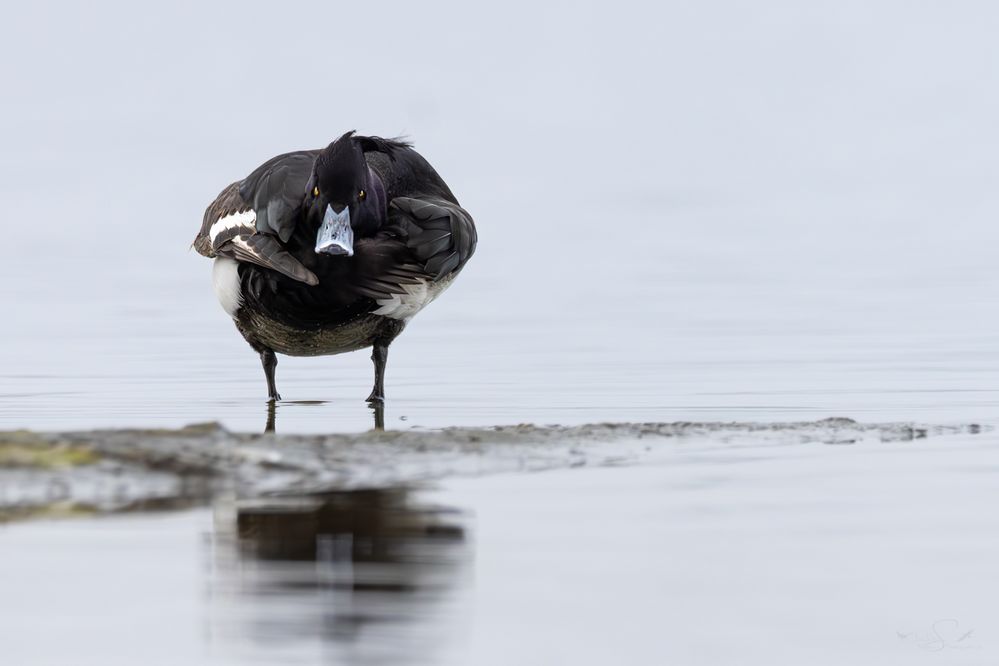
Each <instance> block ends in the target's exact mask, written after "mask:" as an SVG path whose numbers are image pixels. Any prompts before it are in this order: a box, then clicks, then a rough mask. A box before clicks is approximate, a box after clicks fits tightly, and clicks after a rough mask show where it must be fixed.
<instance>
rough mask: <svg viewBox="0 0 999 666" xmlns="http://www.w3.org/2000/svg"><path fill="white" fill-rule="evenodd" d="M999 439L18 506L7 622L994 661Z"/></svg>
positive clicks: (767, 658)
mask: <svg viewBox="0 0 999 666" xmlns="http://www.w3.org/2000/svg"><path fill="white" fill-rule="evenodd" d="M997 451H999V448H997V447H996V437H995V435H994V434H981V435H949V436H941V437H930V438H929V439H923V440H912V441H907V442H877V441H868V442H862V443H857V444H854V445H843V444H840V445H829V444H822V443H820V442H811V443H805V444H803V443H800V442H789V441H783V442H782V441H779V440H777V441H775V440H767V441H761V440H759V439H756V440H754V439H753V438H743V439H741V440H735V441H733V440H727V441H723V440H718V439H713V438H710V437H706V438H700V439H698V438H691V439H682V440H677V441H673V442H669V443H667V444H665V445H664V446H663V447H662V448H660V449H659V450H658V452H657V454H656V455H655V456H654V457H653V458H652V459H650V460H646V461H645V462H644V463H643V464H642V465H641V466H638V467H632V466H623V467H614V466H611V467H598V468H590V469H570V470H562V471H548V472H542V473H537V474H528V475H524V474H514V475H510V474H507V475H498V476H492V477H485V478H473V479H453V480H450V481H445V482H443V483H441V484H440V485H438V486H437V487H435V488H432V489H426V488H424V489H410V490H406V489H403V488H396V489H392V490H383V491H367V492H355V493H336V494H332V495H326V496H324V497H322V498H318V499H316V498H311V499H299V500H295V499H293V498H289V499H284V500H280V499H270V500H257V501H253V502H241V503H234V502H233V501H231V500H226V499H221V500H219V501H218V502H216V504H215V505H214V508H213V510H212V511H207V510H200V511H195V512H188V513H181V514H171V515H166V516H152V517H150V516H140V517H118V518H109V519H104V520H100V521H76V522H70V523H60V524H58V529H54V527H55V525H54V524H48V523H36V524H29V525H18V526H13V527H8V528H5V529H3V530H2V531H0V541H2V544H3V548H2V549H0V585H2V587H3V589H4V595H3V598H2V600H0V615H2V616H3V623H2V629H0V635H3V638H4V652H5V655H6V657H5V658H7V659H9V660H10V661H11V663H25V664H27V663H30V664H61V663H67V659H70V658H72V659H71V660H72V663H74V664H81V665H82V664H105V665H110V664H131V663H136V661H141V662H142V663H152V664H160V663H162V664H175V663H185V664H247V663H289V664H290V663H295V664H330V663H352V664H379V663H407V664H408V663H414V664H455V665H458V664H510V663H517V664H539V665H540V664H551V663H573V664H606V663H610V662H614V663H617V662H620V663H629V664H650V665H651V664H662V663H712V664H713V663H742V664H757V663H759V664H799V663H810V664H842V663H862V664H879V665H880V664H911V663H917V664H919V663H941V661H940V660H941V659H942V660H944V662H943V663H948V664H991V663H995V658H996V650H997V647H996V646H997V642H999V629H997V627H999V613H997V611H996V606H995V604H994V603H993V600H994V599H995V597H996V594H997V593H999V588H997V582H996V580H997V579H996V576H995V562H996V561H997V559H999V538H997V536H996V535H997V534H999V523H997V518H996V513H995V511H994V510H993V507H994V506H995V503H996V501H997V500H999V496H997V490H996V486H995V483H994V482H993V476H994V472H995V470H996V469H999V453H997ZM111 581H113V583H112V582H111ZM98 599H99V600H100V601H99V602H97V601H96V600H98ZM969 632H970V633H969ZM54 637H58V640H53V639H54Z"/></svg>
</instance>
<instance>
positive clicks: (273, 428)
mask: <svg viewBox="0 0 999 666" xmlns="http://www.w3.org/2000/svg"><path fill="white" fill-rule="evenodd" d="M286 404H299V405H324V404H326V401H325V400H300V401H297V402H293V403H286ZM368 407H369V409H370V410H371V417H372V419H373V420H374V423H373V425H372V428H373V429H374V430H385V403H384V402H376V403H374V404H369V405H368ZM277 412H278V403H276V402H274V401H268V402H267V420H266V421H265V422H264V432H265V433H268V432H277Z"/></svg>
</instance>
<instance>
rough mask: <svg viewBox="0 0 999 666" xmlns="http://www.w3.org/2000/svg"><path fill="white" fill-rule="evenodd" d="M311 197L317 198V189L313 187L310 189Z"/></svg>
mask: <svg viewBox="0 0 999 666" xmlns="http://www.w3.org/2000/svg"><path fill="white" fill-rule="evenodd" d="M312 196H314V197H318V196H319V188H318V187H313V188H312Z"/></svg>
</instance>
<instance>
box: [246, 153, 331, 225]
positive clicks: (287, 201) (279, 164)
mask: <svg viewBox="0 0 999 666" xmlns="http://www.w3.org/2000/svg"><path fill="white" fill-rule="evenodd" d="M316 155H317V151H315V150H300V151H296V152H293V153H285V154H284V155H278V156H277V157H273V158H271V159H269V160H267V161H266V162H264V163H263V164H261V165H260V166H259V167H257V168H256V169H255V170H254V171H253V173H251V174H250V175H249V176H247V177H246V178H244V179H243V181H242V182H240V184H239V196H240V198H242V199H243V200H244V201H246V202H247V203H248V204H249V205H250V207H252V208H253V211H254V212H255V213H256V216H257V217H256V229H257V231H258V232H260V233H262V234H273V235H274V236H277V237H278V238H279V239H280V240H281V242H282V243H287V242H288V239H289V238H291V235H292V233H294V231H295V222H296V221H297V220H298V218H299V215H300V213H301V209H302V202H303V201H304V200H305V195H306V190H307V189H308V187H309V180H310V178H311V177H312V166H313V164H314V163H315V161H316Z"/></svg>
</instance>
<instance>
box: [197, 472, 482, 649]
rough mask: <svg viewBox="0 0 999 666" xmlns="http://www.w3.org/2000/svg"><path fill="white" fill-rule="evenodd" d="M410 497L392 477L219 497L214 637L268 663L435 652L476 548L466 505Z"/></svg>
mask: <svg viewBox="0 0 999 666" xmlns="http://www.w3.org/2000/svg"><path fill="white" fill-rule="evenodd" d="M413 498H414V495H413V493H412V492H411V491H410V490H408V489H404V488H392V489H377V490H357V491H347V492H336V493H328V494H324V495H321V496H302V497H274V498H267V499H257V500H251V501H241V502H237V503H235V505H234V506H229V507H224V506H222V507H219V511H217V516H218V518H217V531H216V544H215V545H216V548H215V571H214V575H213V577H212V588H213V589H212V592H213V604H212V606H213V615H214V616H215V617H214V621H213V629H214V631H213V634H215V635H216V637H217V638H218V639H219V640H218V641H217V644H218V645H219V646H220V647H221V648H222V649H223V650H224V651H225V652H226V653H230V652H233V651H235V652H236V653H240V652H242V651H243V650H245V654H246V655H250V654H253V655H254V656H255V657H257V658H259V656H260V653H261V651H263V652H264V653H265V654H267V655H268V658H269V659H271V660H272V662H271V663H281V662H282V661H284V660H288V661H296V662H302V663H359V664H368V663H433V662H434V661H436V660H437V657H438V656H439V653H440V651H441V650H442V648H444V647H446V645H447V643H448V642H449V640H450V636H451V635H452V632H453V631H454V629H455V626H454V618H452V617H451V613H450V611H449V608H450V607H451V606H452V605H453V604H454V602H455V597H456V592H458V591H459V590H461V589H462V587H463V586H462V585H461V582H462V581H463V580H464V572H465V571H467V568H466V566H465V564H466V563H467V561H468V552H469V548H468V545H467V543H466V536H465V527H464V526H463V524H462V523H463V516H462V515H461V514H459V513H458V512H456V511H453V510H450V509H446V508H441V507H431V506H420V505H418V504H417V503H416V502H415V501H414V499H413ZM233 510H234V513H233ZM445 627H447V630H445V629H444V628H445ZM458 633H459V634H460V633H461V632H460V631H459V632H458ZM320 656H321V659H319V660H318V661H317V658H318V657H320ZM341 659H342V660H344V661H341Z"/></svg>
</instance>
